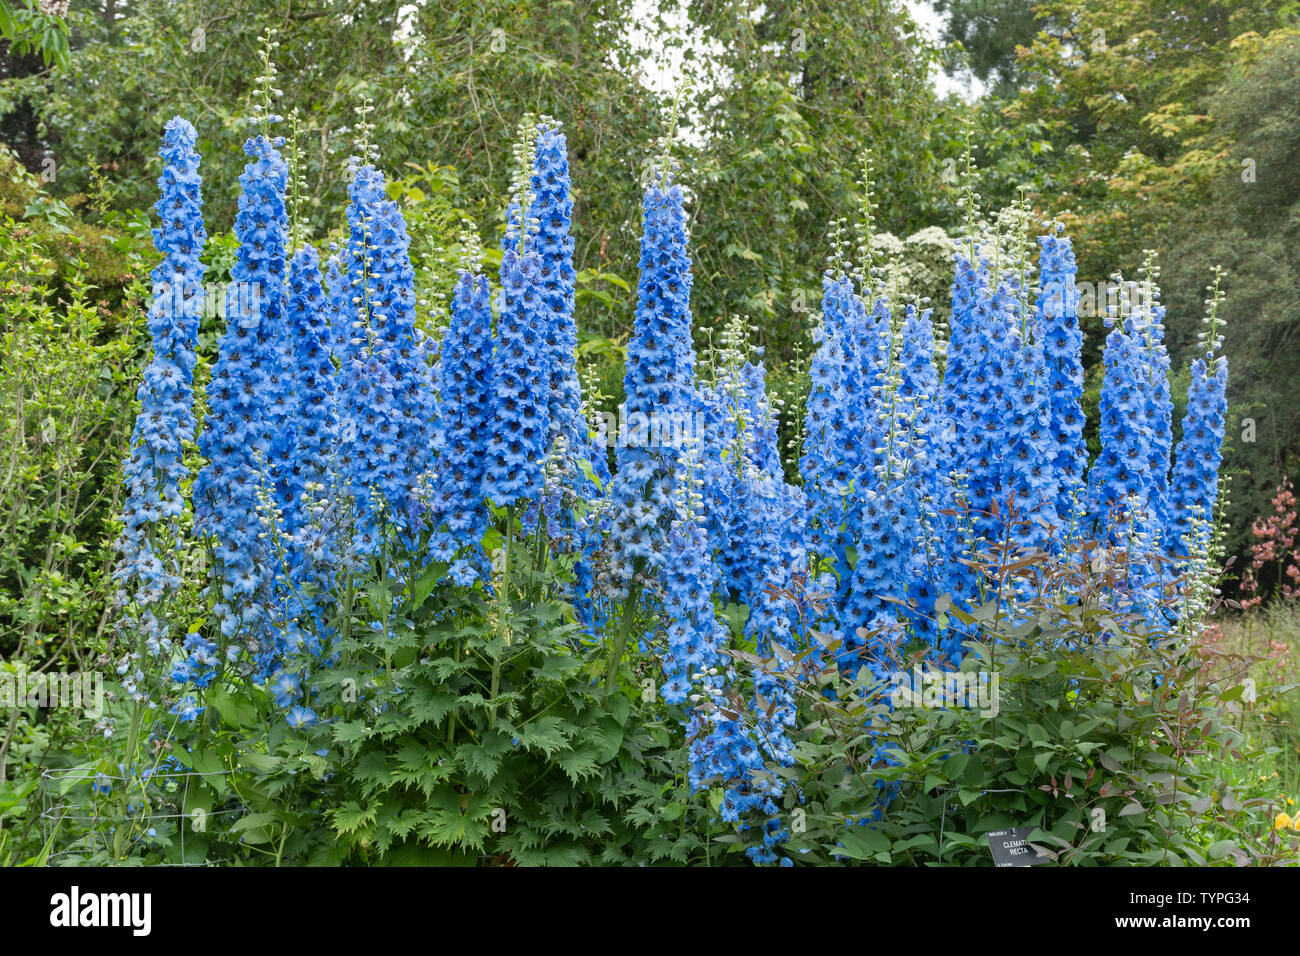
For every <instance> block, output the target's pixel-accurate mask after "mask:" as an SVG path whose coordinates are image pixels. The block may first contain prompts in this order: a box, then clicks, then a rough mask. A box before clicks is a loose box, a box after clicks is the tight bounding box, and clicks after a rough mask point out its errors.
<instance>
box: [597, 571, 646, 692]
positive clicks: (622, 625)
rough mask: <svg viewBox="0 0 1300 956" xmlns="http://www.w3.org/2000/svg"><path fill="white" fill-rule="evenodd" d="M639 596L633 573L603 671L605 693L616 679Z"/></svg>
mask: <svg viewBox="0 0 1300 956" xmlns="http://www.w3.org/2000/svg"><path fill="white" fill-rule="evenodd" d="M640 597H641V583H640V582H639V581H637V579H636V577H635V575H634V576H633V578H632V584H631V586H630V587H629V588H628V592H627V600H626V601H624V602H623V619H622V620H621V621H619V627H618V633H617V634H616V635H615V637H614V646H613V647H612V648H611V649H610V652H609V666H608V668H607V669H606V671H605V693H606V694H612V693H613V692H614V688H615V686H617V680H618V665H619V663H620V662H621V661H622V660H623V654H624V652H625V651H626V650H627V639H628V637H629V636H630V635H631V633H632V619H633V618H634V617H635V616H636V604H637V600H638V599H639V598H640Z"/></svg>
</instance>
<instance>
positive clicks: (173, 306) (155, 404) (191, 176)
mask: <svg viewBox="0 0 1300 956" xmlns="http://www.w3.org/2000/svg"><path fill="white" fill-rule="evenodd" d="M196 135H197V134H196V133H195V130H194V127H193V126H191V125H190V123H189V122H188V121H186V120H184V119H181V118H180V117H176V118H175V119H172V120H171V121H169V122H168V123H167V126H166V128H165V132H164V135H163V144H162V149H161V151H160V152H161V155H162V159H163V171H162V175H161V176H160V177H159V179H158V188H159V191H160V192H161V194H162V195H161V197H160V198H159V200H158V202H157V203H156V204H155V206H154V209H155V211H156V212H157V213H158V216H159V219H160V221H161V225H160V226H158V227H157V228H155V229H154V230H153V241H154V248H156V249H157V250H158V252H159V254H160V255H161V256H162V261H161V262H159V263H158V265H157V266H156V267H155V268H154V270H153V272H152V273H151V275H150V278H151V279H152V280H153V300H152V303H151V305H150V308H149V335H150V338H151V340H152V343H153V355H152V356H151V358H150V360H149V364H148V365H147V366H145V370H144V378H143V380H142V381H141V382H140V387H139V389H138V391H137V398H138V399H139V401H140V412H139V414H138V415H137V416H136V420H135V429H134V432H133V433H132V435H131V446H130V447H131V451H130V455H129V457H128V458H127V460H126V463H125V465H124V466H123V469H122V471H123V483H124V484H125V486H126V487H125V491H126V502H125V507H124V509H123V513H122V525H123V527H122V534H121V537H120V538H119V539H118V542H117V550H118V552H119V554H120V561H119V563H118V565H117V567H116V569H115V570H114V573H113V578H114V581H115V582H116V583H117V586H118V589H119V590H118V594H117V602H118V604H119V605H120V606H122V608H123V611H124V615H125V620H124V624H125V625H126V626H127V627H129V629H130V630H132V631H134V632H135V633H136V634H138V635H140V636H141V637H142V638H143V642H144V646H145V649H146V650H147V651H148V653H149V654H151V655H158V654H162V655H167V656H170V654H171V650H172V638H171V636H170V635H169V633H168V629H167V626H166V624H165V623H164V621H163V620H161V619H160V618H159V617H158V615H157V613H156V610H157V607H158V605H159V604H160V603H161V602H162V601H163V599H164V597H165V596H167V595H169V594H173V593H175V592H176V591H177V590H178V589H179V588H180V586H181V576H180V572H181V569H180V566H179V565H180V558H181V555H182V553H183V551H182V549H183V546H184V545H183V542H182V541H181V540H180V537H179V528H178V527H177V525H178V519H179V518H180V517H181V515H182V514H183V512H184V510H185V502H184V499H183V498H182V497H181V484H182V482H183V481H184V480H185V479H186V478H187V477H188V469H187V467H186V464H185V460H184V446H185V443H186V442H189V441H193V439H194V427H195V422H194V410H193V393H192V385H193V380H194V363H195V355H194V349H195V344H196V341H197V339H198V331H199V318H200V316H201V314H202V308H203V298H204V294H203V263H202V262H201V261H200V256H201V255H202V253H203V245H204V242H205V241H206V239H207V233H206V231H205V230H204V228H203V199H202V194H201V186H202V179H201V178H200V176H199V155H198V153H197V152H196V151H195V148H194V146H195V138H196ZM131 653H132V654H133V655H135V656H136V657H138V656H139V651H138V650H136V651H134V652H131ZM128 671H130V672H132V673H131V675H130V676H129V677H128V676H127V675H128ZM119 673H121V674H122V676H123V677H126V678H127V683H128V684H129V685H135V684H138V682H139V680H140V679H141V678H142V677H143V673H142V672H141V671H140V669H139V662H138V660H124V661H122V662H121V663H120V664H119Z"/></svg>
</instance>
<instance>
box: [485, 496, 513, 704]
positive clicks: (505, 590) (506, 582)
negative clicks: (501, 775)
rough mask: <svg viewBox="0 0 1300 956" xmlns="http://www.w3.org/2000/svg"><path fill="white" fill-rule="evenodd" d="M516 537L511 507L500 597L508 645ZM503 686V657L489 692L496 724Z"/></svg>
mask: <svg viewBox="0 0 1300 956" xmlns="http://www.w3.org/2000/svg"><path fill="white" fill-rule="evenodd" d="M514 536H515V509H514V506H513V505H511V506H509V507H507V508H506V543H505V561H504V564H505V567H503V568H502V569H501V593H500V594H499V595H498V598H499V600H500V607H501V635H502V637H503V638H504V639H505V642H506V644H509V643H510V624H509V620H510V542H511V541H512V540H513V539H514ZM500 686H501V657H500V656H499V655H498V656H497V658H496V659H495V660H494V661H493V662H492V687H491V690H490V691H489V696H488V699H489V700H491V701H492V720H493V722H494V723H495V722H496V709H497V708H496V699H497V690H498V689H499V688H500Z"/></svg>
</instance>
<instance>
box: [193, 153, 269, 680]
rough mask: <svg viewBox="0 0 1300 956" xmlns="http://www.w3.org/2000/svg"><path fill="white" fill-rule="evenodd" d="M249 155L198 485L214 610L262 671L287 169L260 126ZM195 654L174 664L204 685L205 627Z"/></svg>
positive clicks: (210, 668) (211, 667)
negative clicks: (209, 540) (265, 534)
mask: <svg viewBox="0 0 1300 956" xmlns="http://www.w3.org/2000/svg"><path fill="white" fill-rule="evenodd" d="M244 151H245V152H246V153H248V155H249V156H251V157H252V161H251V162H250V163H248V165H247V166H245V168H244V173H243V175H242V176H241V177H240V186H241V193H240V197H239V213H238V215H237V216H236V217H235V236H236V238H238V240H239V249H238V253H237V256H236V260H235V265H234V266H233V267H232V269H231V277H232V279H233V280H234V282H233V284H232V287H231V291H230V293H229V294H228V296H227V302H226V317H227V321H226V331H225V333H224V334H223V335H222V337H221V342H220V344H219V346H218V357H217V363H216V366H215V367H214V368H213V370H212V384H211V385H210V386H209V388H208V418H207V422H206V423H205V425H204V429H203V432H202V434H201V435H200V436H199V450H200V452H202V454H203V456H204V457H205V458H206V459H207V464H206V465H205V466H204V467H203V469H202V471H200V472H199V475H198V479H197V481H196V483H195V489H194V509H195V520H196V523H197V526H198V528H199V530H200V531H201V532H203V533H205V534H208V535H211V536H212V537H213V538H214V539H215V540H216V544H215V546H214V548H213V556H214V565H213V570H214V577H215V580H214V585H215V586H216V587H217V588H218V592H219V593H218V594H217V600H216V603H215V605H214V608H213V610H214V613H215V614H216V616H217V619H218V620H219V621H220V622H221V634H222V637H223V638H224V639H225V640H226V641H228V642H231V643H230V645H229V648H230V649H229V652H228V653H230V655H231V657H232V659H233V657H234V656H235V655H236V654H237V652H238V648H239V646H241V645H242V647H243V648H244V650H246V651H247V653H248V657H249V659H250V663H252V664H253V666H254V667H255V668H256V669H257V670H258V671H259V672H269V670H270V668H271V665H272V662H273V660H274V657H275V652H276V648H275V647H274V646H273V642H272V641H271V639H270V638H269V636H268V631H267V629H266V620H265V618H266V607H267V604H268V601H269V598H270V588H271V583H272V580H273V578H274V574H275V568H274V567H273V565H272V558H271V555H270V554H269V553H268V549H267V546H266V544H265V539H264V538H262V537H261V532H262V530H263V520H262V519H263V516H264V514H265V512H266V507H265V498H264V497H263V496H260V495H259V491H261V490H264V489H265V488H266V487H267V485H268V484H269V482H271V480H272V479H271V475H270V467H269V462H270V455H271V448H272V442H273V439H274V437H275V432H274V431H273V421H275V420H279V421H283V419H282V418H280V419H274V418H273V414H274V407H275V406H274V404H273V403H274V402H278V401H279V400H280V398H281V396H282V393H285V392H286V391H287V390H285V389H283V388H282V386H281V384H280V383H281V381H282V380H283V379H284V374H285V373H284V370H283V369H282V368H281V366H280V363H281V362H282V361H283V351H282V349H283V344H282V343H283V340H284V337H285V330H284V320H285V301H284V286H285V283H284V279H285V237H286V232H287V226H288V219H287V214H286V211H285V204H284V190H285V182H286V176H287V170H286V166H285V162H284V159H283V158H282V157H281V156H280V153H279V151H278V150H277V148H276V144H275V143H273V142H272V141H270V140H268V139H267V138H266V137H265V136H261V135H259V136H256V137H254V138H253V139H250V140H249V141H248V142H246V143H245V144H244ZM185 650H186V652H187V654H188V656H187V658H186V659H185V660H184V661H182V662H180V663H179V664H178V665H177V666H176V668H175V670H174V671H173V678H174V679H175V680H177V681H182V682H184V681H192V682H193V683H194V684H195V685H196V686H199V687H202V686H205V685H206V684H207V683H208V682H209V681H211V680H212V679H213V677H214V676H215V673H216V666H217V664H218V661H217V658H216V656H215V644H214V643H212V642H211V641H209V640H207V639H206V638H205V637H204V636H203V635H202V634H201V633H198V632H195V633H192V634H190V635H189V636H188V637H187V638H186V648H185Z"/></svg>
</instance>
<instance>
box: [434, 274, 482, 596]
mask: <svg viewBox="0 0 1300 956" xmlns="http://www.w3.org/2000/svg"><path fill="white" fill-rule="evenodd" d="M438 370H439V376H440V377H439V384H438V392H439V395H440V396H441V400H442V410H441V422H442V428H441V440H440V449H439V452H440V458H439V461H438V475H439V484H438V490H437V493H436V498H435V506H434V515H435V518H434V522H435V524H436V525H437V526H439V530H440V532H441V533H440V535H439V537H438V540H437V542H436V544H435V549H436V551H437V556H438V557H440V558H441V559H443V560H449V561H454V562H455V563H454V564H453V565H452V568H451V575H452V578H453V579H454V580H456V581H457V582H458V583H461V584H469V583H472V582H473V581H474V580H475V579H476V578H477V577H478V576H479V575H480V573H481V572H482V570H483V563H484V561H485V556H484V555H483V550H482V545H481V544H480V542H481V541H482V538H483V533H484V532H485V531H486V530H487V523H488V514H487V509H486V507H485V506H484V504H483V487H482V485H483V475H484V463H485V461H486V459H487V436H488V435H489V433H490V428H491V424H492V407H493V406H492V398H493V387H492V386H493V382H492V377H493V365H492V308H491V303H490V301H489V292H488V280H487V276H484V275H481V274H477V275H476V274H475V273H474V272H472V271H471V270H470V269H463V270H461V273H460V277H459V279H458V280H457V282H456V290H455V293H454V295H453V297H452V303H451V322H450V324H449V325H448V326H447V331H446V334H445V335H444V336H443V339H442V361H441V363H439V366H438ZM458 555H461V556H459V557H458Z"/></svg>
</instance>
